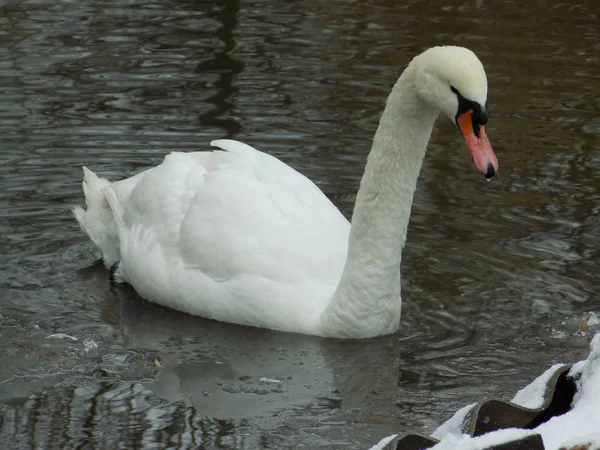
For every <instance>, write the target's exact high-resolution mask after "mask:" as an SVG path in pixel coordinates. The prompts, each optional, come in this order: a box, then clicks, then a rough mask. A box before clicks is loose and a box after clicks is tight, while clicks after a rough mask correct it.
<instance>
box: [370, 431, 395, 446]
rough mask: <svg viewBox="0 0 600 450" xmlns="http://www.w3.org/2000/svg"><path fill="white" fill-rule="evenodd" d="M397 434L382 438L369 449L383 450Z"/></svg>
mask: <svg viewBox="0 0 600 450" xmlns="http://www.w3.org/2000/svg"><path fill="white" fill-rule="evenodd" d="M396 436H398V435H397V434H392V435H391V436H388V437H384V438H383V439H382V440H380V441H379V442H378V443H377V444H375V445H374V446H373V447H371V448H370V449H369V450H383V449H384V448H385V446H386V445H388V444H389V443H390V442H391V441H392V439H394V438H395V437H396Z"/></svg>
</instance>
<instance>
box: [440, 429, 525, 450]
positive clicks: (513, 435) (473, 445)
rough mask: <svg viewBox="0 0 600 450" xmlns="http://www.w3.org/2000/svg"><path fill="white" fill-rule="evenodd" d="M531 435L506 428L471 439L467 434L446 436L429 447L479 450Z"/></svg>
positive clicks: (450, 449) (451, 449) (444, 449)
mask: <svg viewBox="0 0 600 450" xmlns="http://www.w3.org/2000/svg"><path fill="white" fill-rule="evenodd" d="M532 434H535V433H534V432H533V431H531V430H520V429H518V428H506V429H504V430H498V431H494V432H493V433H487V434H484V435H482V436H477V437H472V436H470V435H468V434H463V435H461V436H457V435H455V434H448V435H446V437H445V438H444V439H442V440H441V441H440V443H439V444H436V445H434V446H433V447H431V450H481V449H486V448H489V447H492V446H497V445H500V444H505V443H507V442H511V441H516V440H518V439H523V438H525V437H527V436H531V435H532Z"/></svg>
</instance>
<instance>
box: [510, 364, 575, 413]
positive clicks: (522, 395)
mask: <svg viewBox="0 0 600 450" xmlns="http://www.w3.org/2000/svg"><path fill="white" fill-rule="evenodd" d="M564 366H565V365H564V364H554V365H553V366H552V367H550V368H549V369H548V370H546V371H545V372H544V373H543V374H541V375H540V376H539V377H537V378H536V379H535V380H533V381H532V382H531V383H530V384H529V385H528V386H526V387H524V388H523V389H521V390H520V391H519V392H517V394H516V395H515V396H514V397H513V399H512V400H511V402H513V403H516V404H517V405H521V406H524V407H525V408H531V409H534V408H541V407H542V405H543V404H544V400H545V398H546V387H547V386H548V380H550V378H552V375H554V374H555V373H556V371H557V370H559V369H560V368H561V367H564Z"/></svg>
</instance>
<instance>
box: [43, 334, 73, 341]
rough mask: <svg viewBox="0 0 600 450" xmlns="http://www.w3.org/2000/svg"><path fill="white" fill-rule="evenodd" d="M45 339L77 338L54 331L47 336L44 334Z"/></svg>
mask: <svg viewBox="0 0 600 450" xmlns="http://www.w3.org/2000/svg"><path fill="white" fill-rule="evenodd" d="M46 339H71V340H72V341H76V340H77V338H76V337H75V336H70V335H68V334H65V333H54V334H51V335H49V336H46Z"/></svg>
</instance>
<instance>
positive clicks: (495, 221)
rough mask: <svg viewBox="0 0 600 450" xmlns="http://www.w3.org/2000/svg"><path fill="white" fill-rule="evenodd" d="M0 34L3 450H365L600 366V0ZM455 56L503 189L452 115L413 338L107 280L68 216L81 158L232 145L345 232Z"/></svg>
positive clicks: (428, 187) (428, 220)
mask: <svg viewBox="0 0 600 450" xmlns="http://www.w3.org/2000/svg"><path fill="white" fill-rule="evenodd" d="M0 23H1V25H2V26H1V27H0V39H1V41H2V46H1V50H0V52H1V53H0V77H1V80H2V82H1V84H0V129H1V138H0V142H1V147H0V158H1V164H0V205H1V208H0V263H1V264H0V267H1V268H2V269H1V270H0V302H1V303H0V308H1V309H0V314H1V315H0V319H1V321H2V322H1V327H0V351H1V353H0V354H1V355H2V358H3V364H1V365H0V404H1V405H2V410H1V411H2V412H1V416H0V417H1V419H0V424H1V435H0V441H1V442H3V445H4V447H3V448H32V447H34V446H36V448H60V449H63V448H75V447H77V448H167V447H168V448H190V447H193V446H195V447H196V448H247V449H258V448H265V449H266V448H290V447H294V448H352V449H364V448H367V447H368V446H369V445H371V444H372V443H374V442H375V441H377V440H378V439H379V438H381V437H383V436H385V435H387V434H390V433H392V432H405V431H409V430H415V431H424V432H427V431H431V430H432V429H433V428H434V427H435V425H436V424H438V423H440V422H441V421H442V420H444V419H445V418H447V417H448V416H449V415H450V414H451V412H453V411H454V410H455V409H456V408H457V407H459V406H462V405H463V404H465V403H467V402H473V401H476V400H478V399H480V398H481V397H483V396H485V395H501V396H510V395H512V393H514V392H515V391H516V390H517V389H518V388H519V387H520V386H522V385H523V384H524V383H525V382H527V381H528V380H530V379H531V378H532V377H533V376H534V375H536V374H538V373H540V372H541V371H542V370H543V369H545V368H546V367H547V366H549V365H550V364H551V363H553V362H555V361H572V360H575V359H579V358H581V357H582V355H581V354H580V352H585V348H586V346H587V340H588V337H589V333H590V332H589V331H588V330H586V331H585V332H584V333H575V330H576V329H577V327H578V325H579V324H580V323H581V321H582V320H583V319H584V318H585V317H586V315H587V312H588V311H598V310H599V309H600V306H599V305H600V303H599V299H598V285H599V283H598V279H599V277H598V272H599V270H598V268H600V253H599V252H600V250H598V249H599V248H600V246H599V243H600V226H599V222H600V219H599V215H598V213H599V210H600V207H599V206H598V205H600V194H599V188H600V170H598V169H599V168H600V157H599V156H598V150H600V140H599V138H598V136H599V134H600V94H599V92H600V44H599V42H600V33H599V29H598V28H599V24H600V21H599V20H598V12H597V7H596V3H595V1H593V0H588V1H578V2H576V4H573V2H564V3H561V2H558V1H554V0H538V1H534V2H516V1H504V2H489V1H484V0H476V1H465V2H462V3H461V4H458V3H456V2H442V1H431V2H418V1H412V2H384V1H375V0H370V1H360V2H359V1H347V0H343V1H342V0H333V1H330V2H320V1H316V0H308V1H305V2H287V1H284V2H272V1H265V0H258V1H256V0H255V1H241V0H240V1H236V0H231V1H220V2H209V1H194V2H192V1H189V0H188V1H174V0H163V1H160V2H158V1H145V2H141V1H136V0H131V1H119V2H114V1H113V2H109V1H99V0H84V1H79V2H72V1H42V0H40V1H10V0H9V1H4V2H1V3H0ZM436 44H460V45H465V46H468V47H470V48H471V49H473V50H474V51H475V52H476V53H477V54H478V55H479V56H480V58H481V59H482V61H483V63H484V65H485V67H486V70H487V73H488V80H489V83H490V93H489V109H490V112H491V120H490V123H489V126H488V135H489V136H490V139H491V141H492V145H493V146H494V149H495V151H496V154H497V155H498V158H499V160H500V167H501V169H500V172H499V174H498V176H497V177H496V178H494V180H493V181H492V182H491V183H486V182H485V181H484V180H483V178H482V177H481V175H480V174H478V173H477V171H476V169H475V168H474V167H473V165H472V163H471V162H470V161H469V157H468V154H467V152H466V150H465V149H464V145H463V143H462V142H461V139H460V136H459V135H458V133H457V131H456V130H455V128H454V126H453V125H452V124H451V123H447V122H444V121H440V123H439V124H438V126H437V129H436V132H435V133H434V136H433V140H432V143H431V145H430V150H429V152H428V156H427V159H426V161H425V163H424V166H423V170H422V173H421V178H420V180H419V185H418V190H417V194H416V198H415V203H414V208H413V214H412V219H411V225H410V229H409V238H408V243H407V246H406V248H405V254H404V257H403V266H402V271H403V272H402V275H403V298H404V301H405V305H406V306H405V309H404V313H403V322H402V329H401V331H399V332H398V333H397V334H396V335H394V336H389V337H385V338H380V339H372V340H367V341H358V342H353V341H351V342H346V341H331V340H322V339H316V338H310V337H305V336H297V335H290V334H283V333H275V332H270V331H266V330H256V329H249V328H244V327H239V326H233V325H227V324H220V323H215V322H211V321H207V320H203V319H200V318H195V317H190V316H186V315H183V314H179V313H176V312H173V311H167V310H164V309H162V308H159V307H156V306H154V305H151V304H148V303H147V302H145V301H143V300H141V299H139V298H137V296H136V295H135V294H134V293H133V292H132V291H131V290H129V289H112V290H111V288H110V286H109V285H108V283H107V273H106V271H105V270H104V269H103V268H102V266H101V264H98V263H97V262H95V261H96V259H97V256H98V255H97V253H96V252H95V251H94V249H93V247H92V245H91V244H90V243H89V242H88V241H87V239H86V238H85V236H83V234H82V233H81V231H80V230H79V229H78V227H77V225H76V223H75V221H74V219H73V218H72V216H71V213H70V209H71V208H72V207H73V206H74V205H78V204H81V203H82V202H83V196H82V193H81V189H80V180H81V175H82V174H81V169H80V166H81V165H83V164H86V165H88V166H90V167H91V168H93V169H94V170H95V171H97V172H99V173H100V174H102V175H103V176H106V177H109V178H112V179H119V178H122V177H126V176H129V175H131V174H133V173H135V172H137V171H139V170H141V169H143V168H145V167H148V166H151V165H154V164H157V163H159V162H160V161H161V159H162V157H163V156H164V155H165V154H166V153H167V152H169V151H171V150H181V151H191V150H198V149H204V148H206V146H207V143H208V141H209V140H211V139H214V138H219V137H224V136H227V137H235V138H238V139H243V140H245V141H247V142H248V143H250V144H252V145H254V146H256V147H257V148H259V149H261V150H264V151H267V152H270V153H271V154H273V155H275V156H277V157H279V158H281V159H282V160H283V161H285V162H287V163H289V164H290V165H292V166H293V167H295V168H297V169H298V170H300V171H301V172H303V173H305V174H307V175H308V176H309V177H310V178H311V179H313V180H314V181H315V182H316V183H317V184H318V185H319V186H320V187H321V188H322V189H323V190H324V191H325V193H326V194H327V195H328V196H330V197H331V198H332V200H333V201H334V202H335V203H336V204H337V205H338V206H339V207H340V208H341V209H342V211H343V212H344V213H345V214H346V215H347V216H349V214H350V212H351V208H352V205H353V201H354V197H355V193H356V190H357V187H358V182H359V179H360V176H361V174H362V170H363V166H364V162H365V158H366V154H367V152H368V150H369V147H370V141H371V138H372V136H373V133H374V132H375V128H376V126H377V121H378V117H379V114H380V113H381V110H382V108H383V103H384V101H385V98H386V96H387V94H388V92H389V89H390V88H391V86H392V84H393V82H394V81H395V79H396V78H397V77H398V75H399V74H400V72H401V71H402V69H403V67H404V66H405V65H406V64H407V62H408V61H409V60H410V58H411V57H412V56H414V55H415V54H416V53H418V52H419V51H421V50H422V49H424V48H426V47H429V46H432V45H436ZM593 329H594V328H592V330H593ZM57 333H63V334H66V335H68V336H72V337H74V338H75V339H76V340H72V339H70V338H68V337H65V336H64V335H62V336H61V335H60V334H59V335H56V334H57ZM52 335H56V336H54V337H49V336H52ZM398 402H399V403H398Z"/></svg>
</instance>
